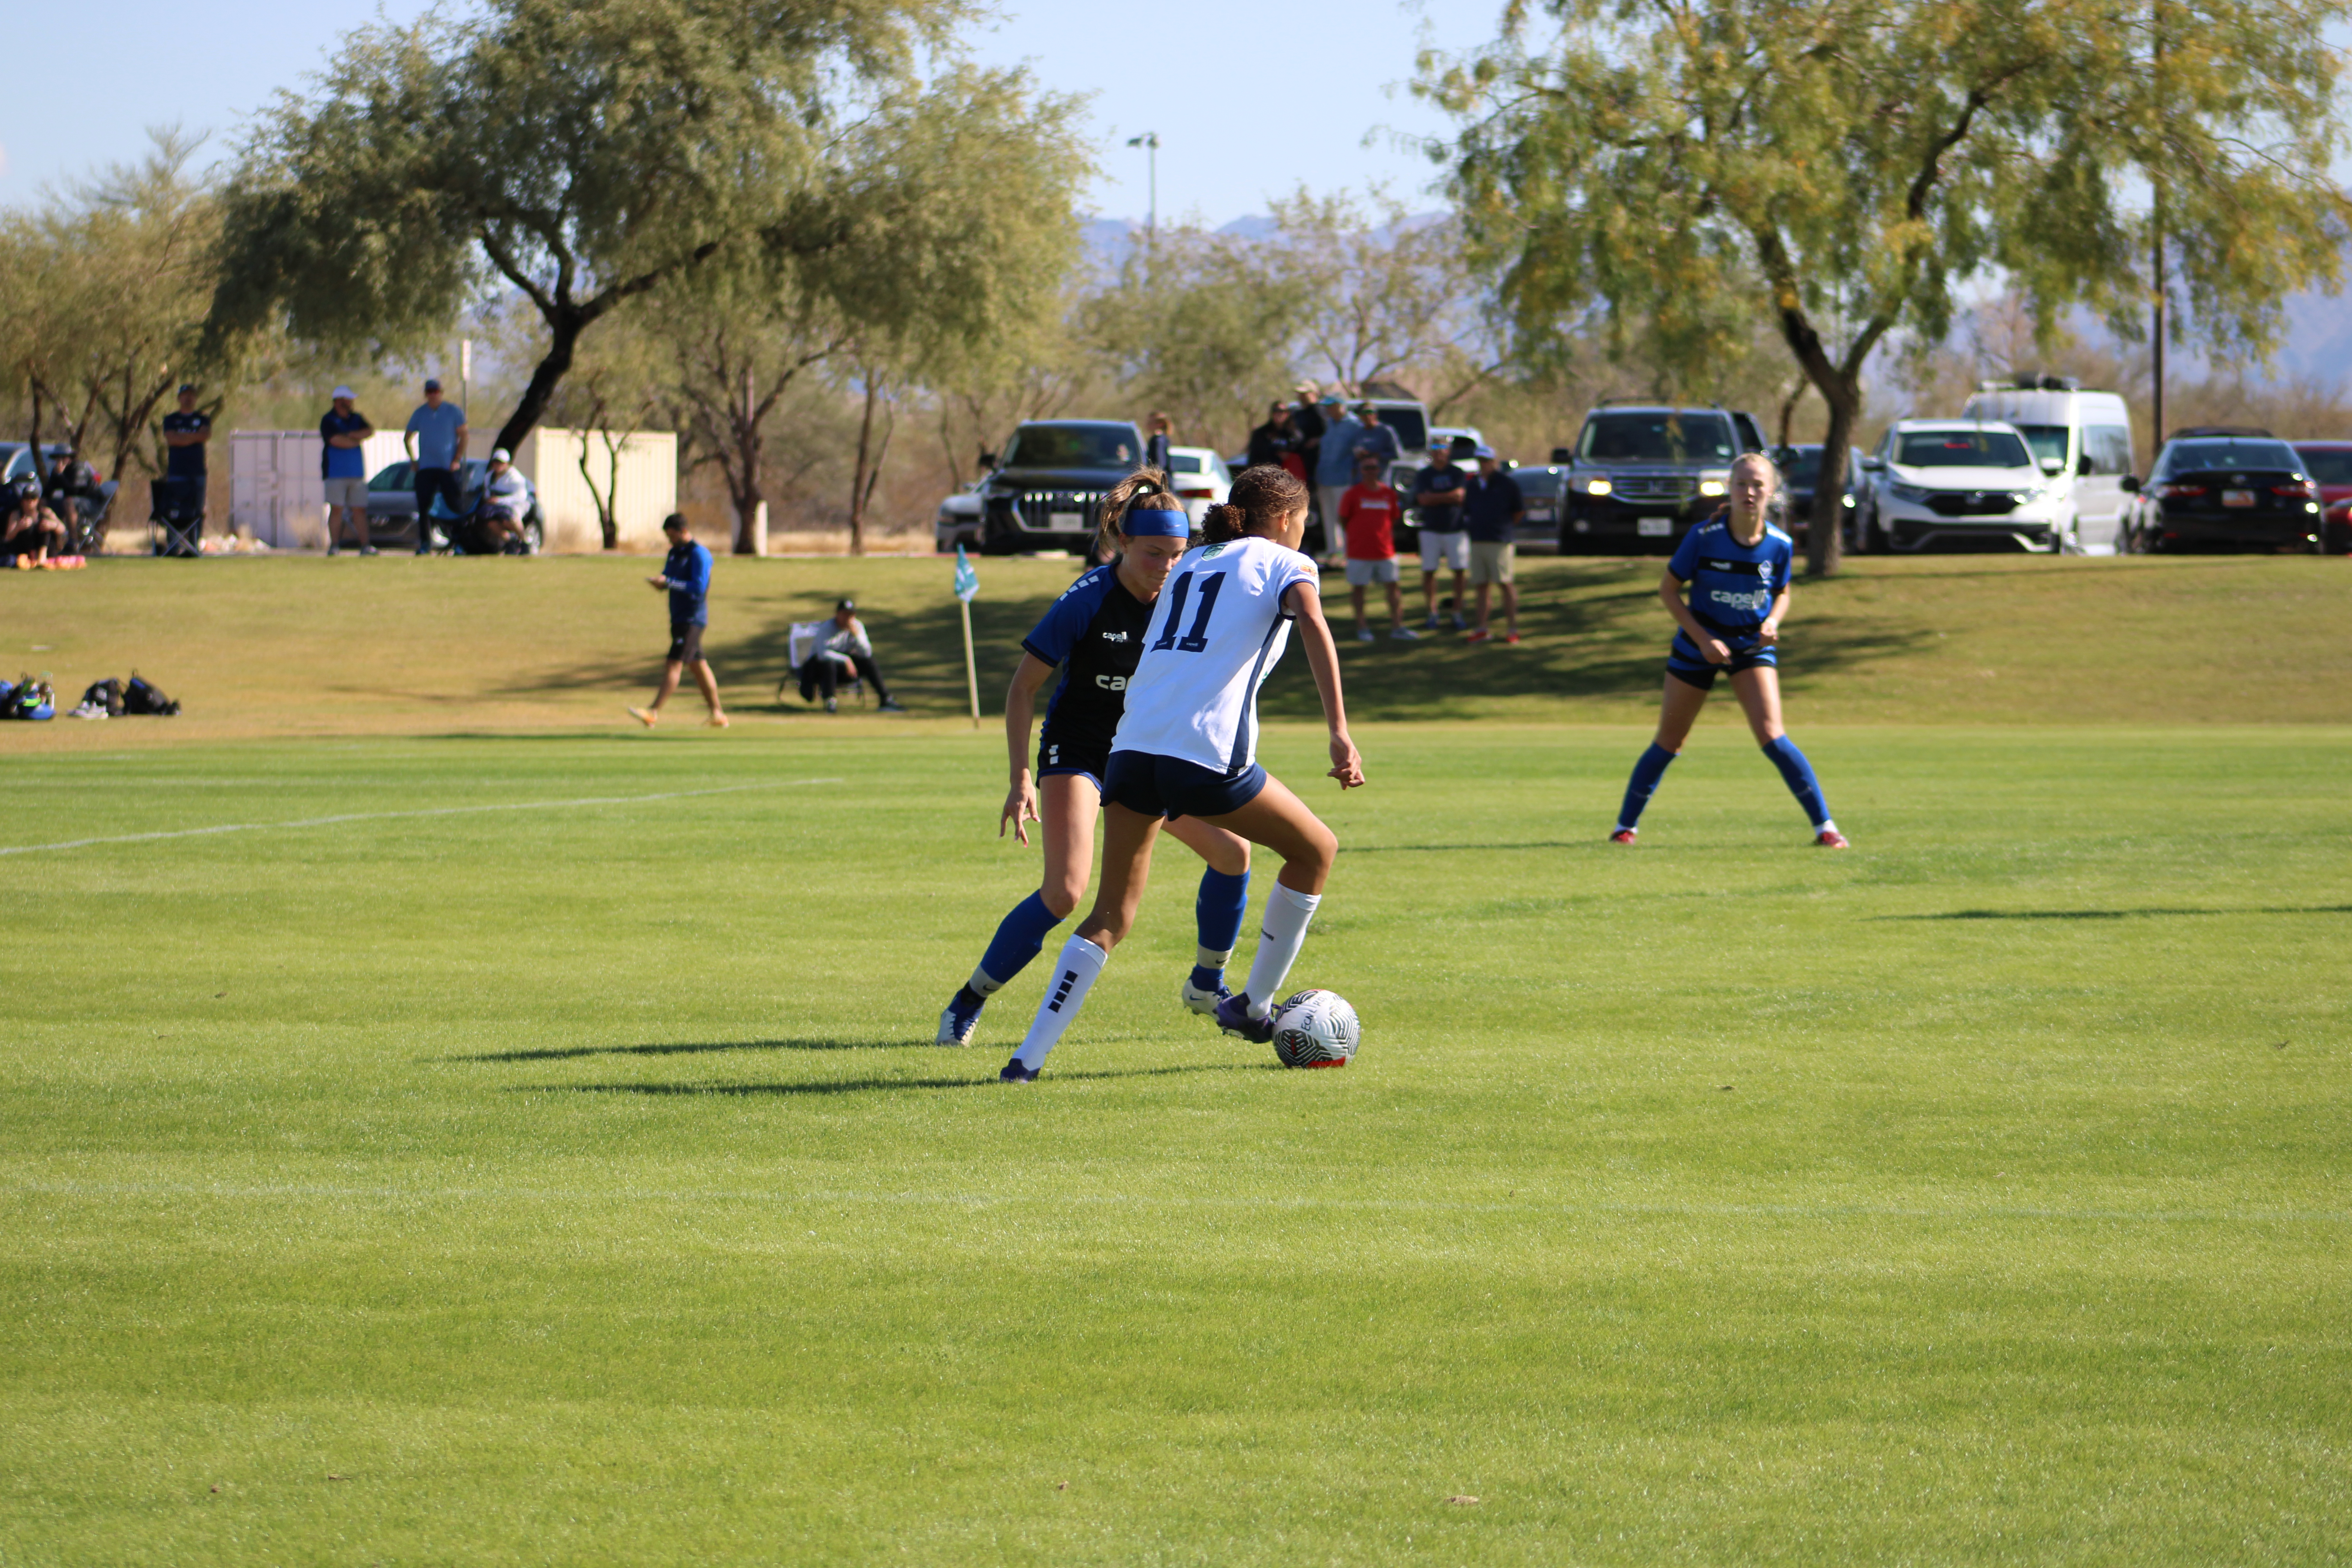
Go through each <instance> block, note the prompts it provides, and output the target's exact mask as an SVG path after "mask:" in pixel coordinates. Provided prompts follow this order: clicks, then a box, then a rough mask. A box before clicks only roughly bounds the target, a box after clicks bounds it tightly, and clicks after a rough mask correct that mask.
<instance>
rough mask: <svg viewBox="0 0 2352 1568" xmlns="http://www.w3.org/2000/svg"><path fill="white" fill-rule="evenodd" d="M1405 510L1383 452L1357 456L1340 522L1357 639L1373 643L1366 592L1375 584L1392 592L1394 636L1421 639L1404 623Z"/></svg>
mask: <svg viewBox="0 0 2352 1568" xmlns="http://www.w3.org/2000/svg"><path fill="white" fill-rule="evenodd" d="M1403 510H1404V503H1403V501H1402V500H1400V499H1399V497H1398V495H1397V493H1396V491H1395V489H1393V488H1391V486H1390V484H1389V482H1388V480H1387V479H1386V477H1385V468H1384V465H1383V464H1382V462H1381V455H1380V454H1379V453H1378V452H1359V453H1357V454H1356V482H1355V483H1354V484H1352V485H1350V486H1349V487H1348V489H1347V491H1346V493H1345V494H1343V495H1341V496H1340V497H1339V521H1341V522H1342V523H1343V524H1345V525H1346V527H1347V530H1348V597H1349V600H1350V601H1352V602H1353V604H1354V605H1355V609H1356V640H1357V641H1358V642H1370V641H1371V640H1372V628H1371V627H1370V626H1367V625H1366V624H1365V622H1364V590H1365V589H1366V588H1368V587H1370V585H1371V584H1375V583H1379V584H1384V585H1385V586H1386V587H1387V589H1388V591H1389V636H1391V637H1394V638H1395V639H1396V640H1397V641H1399V642H1412V641H1413V640H1415V638H1416V637H1418V636H1419V635H1420V634H1418V633H1416V632H1415V631H1414V630H1413V629H1412V627H1411V626H1406V625H1405V624H1404V595H1403V590H1402V589H1401V588H1399V587H1398V586H1397V558H1396V521H1397V517H1398V515H1399V514H1400V513H1402V511H1403Z"/></svg>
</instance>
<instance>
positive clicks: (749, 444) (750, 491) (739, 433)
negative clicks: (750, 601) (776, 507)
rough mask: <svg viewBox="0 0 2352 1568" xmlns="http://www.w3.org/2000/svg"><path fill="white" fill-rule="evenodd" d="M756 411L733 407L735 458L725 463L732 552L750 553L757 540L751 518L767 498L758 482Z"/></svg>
mask: <svg viewBox="0 0 2352 1568" xmlns="http://www.w3.org/2000/svg"><path fill="white" fill-rule="evenodd" d="M756 413H757V411H756V410H754V409H750V408H741V409H738V410H736V414H735V461H734V462H733V463H732V464H730V465H727V468H728V469H729V472H728V475H727V494H728V498H729V499H730V500H732V501H733V502H734V503H735V553H736V554H738V555H749V554H751V553H752V552H753V551H754V549H755V547H756V546H757V545H758V543H759V542H758V540H756V539H755V538H753V537H752V532H751V525H752V521H753V519H755V518H756V517H757V516H758V515H759V511H760V503H761V501H762V500H766V499H767V497H766V496H765V495H763V494H762V493H761V484H760V458H761V450H760V426H759V421H758V419H757V417H756Z"/></svg>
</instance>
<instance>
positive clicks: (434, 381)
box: [425, 375, 441, 392]
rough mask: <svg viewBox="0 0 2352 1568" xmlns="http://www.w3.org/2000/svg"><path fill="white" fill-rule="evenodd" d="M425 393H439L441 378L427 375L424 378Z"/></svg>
mask: <svg viewBox="0 0 2352 1568" xmlns="http://www.w3.org/2000/svg"><path fill="white" fill-rule="evenodd" d="M440 390H441V378H440V377H439V376H437V375H428V376H426V377H425V391H427V392H438V391H440Z"/></svg>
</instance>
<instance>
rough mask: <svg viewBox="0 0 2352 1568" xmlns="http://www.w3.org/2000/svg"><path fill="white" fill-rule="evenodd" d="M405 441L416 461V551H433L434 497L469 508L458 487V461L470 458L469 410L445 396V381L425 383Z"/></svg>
mask: <svg viewBox="0 0 2352 1568" xmlns="http://www.w3.org/2000/svg"><path fill="white" fill-rule="evenodd" d="M401 442H402V444H403V445H404V446H405V447H407V448H408V459H409V461H410V462H412V463H415V465H416V472H415V481H414V482H415V487H416V553H418V554H419V555H423V554H425V553H427V552H430V551H431V550H432V548H433V544H432V537H433V536H432V531H431V530H430V529H428V528H427V527H426V525H425V519H426V518H427V517H429V516H431V515H432V511H433V498H434V497H436V496H439V497H441V498H442V501H443V504H445V505H446V506H447V507H448V509H449V510H451V511H452V512H457V511H462V510H464V509H465V504H466V502H465V497H464V494H463V492H462V491H460V490H459V489H458V488H457V465H458V464H460V463H462V462H464V461H465V460H466V411H465V410H464V409H462V408H460V407H458V406H457V405H456V404H454V403H450V402H446V401H445V400H444V399H443V398H442V396H441V384H440V383H439V382H438V381H428V382H426V383H425V401H424V402H423V403H421V404H419V405H417V407H416V412H415V413H414V414H411V415H410V416H408V431H407V434H405V435H404V436H403V437H401Z"/></svg>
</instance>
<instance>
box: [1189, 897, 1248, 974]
mask: <svg viewBox="0 0 2352 1568" xmlns="http://www.w3.org/2000/svg"><path fill="white" fill-rule="evenodd" d="M1248 911H1249V873H1248V872H1247V871H1244V872H1242V873H1240V874H1239V875H1238V876H1231V877H1229V876H1227V875H1225V873H1224V872H1223V871H1220V870H1218V869H1217V868H1215V867H1214V866H1207V867H1203V868H1202V870H1201V895H1200V897H1199V898H1197V899H1195V900H1193V901H1192V918H1193V920H1194V921H1197V922H1198V923H1199V926H1200V928H1201V951H1200V952H1199V953H1198V954H1197V955H1195V957H1194V959H1193V963H1192V989H1193V990H1195V991H1214V990H1215V989H1216V988H1217V987H1218V986H1220V985H1222V984H1224V983H1225V965H1226V963H1228V962H1230V961H1231V960H1232V958H1233V956H1234V943H1235V942H1239V941H1240V940H1241V936H1242V916H1243V915H1244V914H1246V913H1247V912H1248Z"/></svg>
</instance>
